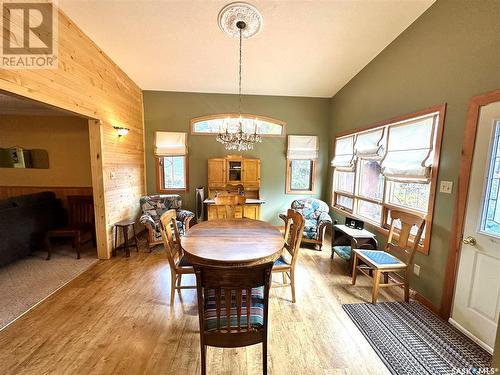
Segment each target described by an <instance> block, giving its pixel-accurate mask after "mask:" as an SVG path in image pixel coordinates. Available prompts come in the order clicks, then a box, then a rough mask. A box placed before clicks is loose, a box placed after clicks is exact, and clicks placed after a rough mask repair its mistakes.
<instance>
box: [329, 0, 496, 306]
mask: <svg viewBox="0 0 500 375" xmlns="http://www.w3.org/2000/svg"><path fill="white" fill-rule="evenodd" d="M499 19H500V1H460V0H438V1H437V2H436V3H435V4H434V5H433V6H431V7H430V8H429V9H428V10H427V11H426V12H425V13H424V14H423V15H422V16H421V17H420V18H419V19H417V20H416V21H415V22H414V23H413V24H412V25H411V26H410V27H409V28H408V29H407V30H405V31H404V32H403V33H402V34H401V35H400V36H399V37H398V38H397V39H396V40H395V41H394V42H392V43H391V44H390V45H389V46H388V47H387V48H386V49H385V50H384V51H383V52H382V53H380V54H379V55H378V56H377V57H376V58H375V59H374V60H373V61H372V62H370V63H369V64H368V65H367V66H366V67H365V68H364V69H363V70H362V71H361V72H360V73H359V74H358V75H357V76H356V77H354V78H353V79H352V80H351V81H350V82H349V83H348V84H347V85H346V86H345V87H344V88H343V89H342V90H341V91H340V92H339V93H337V94H336V95H335V96H334V98H333V101H332V108H331V109H332V117H331V124H330V136H331V137H333V136H334V135H335V133H337V132H340V131H344V130H347V129H352V128H356V127H363V126H366V125H370V124H372V123H375V122H377V121H380V120H384V119H388V118H391V117H394V116H398V115H402V114H406V113H411V112H414V111H416V110H419V109H424V108H427V107H430V106H433V105H436V104H440V103H444V102H446V103H448V109H447V112H446V122H445V127H444V136H443V147H442V152H441V164H440V170H439V180H450V181H453V182H454V186H453V188H454V191H453V194H451V195H449V194H442V193H438V194H437V197H436V203H435V210H434V212H435V214H434V224H433V227H432V238H431V249H430V254H429V255H428V256H426V255H422V254H418V255H417V257H416V260H415V262H416V263H417V264H419V265H420V266H421V271H420V277H413V279H412V281H411V286H412V288H414V289H416V290H417V291H418V292H420V293H421V294H422V295H424V296H425V297H427V298H428V299H430V300H431V301H432V302H433V303H435V304H436V305H438V306H439V305H440V301H441V293H442V286H443V280H444V270H445V263H446V257H447V253H448V239H449V236H450V230H451V225H452V213H453V208H454V201H455V193H456V188H457V180H458V175H459V162H460V152H461V146H462V141H463V131H464V125H465V118H466V113H467V108H468V102H469V99H470V98H471V97H472V96H474V95H478V94H482V93H485V92H488V91H492V90H494V89H499V88H500V22H499V21H498V20H499Z"/></svg>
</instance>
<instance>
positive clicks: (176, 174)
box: [154, 131, 188, 193]
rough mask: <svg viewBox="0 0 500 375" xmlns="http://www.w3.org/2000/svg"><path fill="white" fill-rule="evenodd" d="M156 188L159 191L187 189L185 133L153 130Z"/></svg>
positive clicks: (183, 190)
mask: <svg viewBox="0 0 500 375" xmlns="http://www.w3.org/2000/svg"><path fill="white" fill-rule="evenodd" d="M154 153H155V158H156V189H157V191H158V192H159V193H174V192H185V191H187V190H188V160H187V134H186V133H180V132H161V131H157V132H155V149H154Z"/></svg>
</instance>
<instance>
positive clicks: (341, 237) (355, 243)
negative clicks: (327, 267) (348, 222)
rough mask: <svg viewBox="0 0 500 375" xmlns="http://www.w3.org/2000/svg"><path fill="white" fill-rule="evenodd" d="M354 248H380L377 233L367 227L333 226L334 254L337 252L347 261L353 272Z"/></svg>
mask: <svg viewBox="0 0 500 375" xmlns="http://www.w3.org/2000/svg"><path fill="white" fill-rule="evenodd" d="M352 249H374V250H376V249H378V242H377V239H376V238H375V235H374V234H373V233H372V232H370V231H367V230H366V229H354V228H350V227H347V226H345V225H343V224H336V225H334V226H333V235H332V256H331V258H332V259H333V255H334V254H335V253H336V254H337V255H338V256H339V257H341V258H342V259H344V260H345V261H347V262H348V263H349V265H350V268H349V269H350V272H352Z"/></svg>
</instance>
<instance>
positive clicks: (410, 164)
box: [381, 115, 437, 180]
mask: <svg viewBox="0 0 500 375" xmlns="http://www.w3.org/2000/svg"><path fill="white" fill-rule="evenodd" d="M436 119H437V115H432V116H428V117H424V118H421V119H418V120H415V121H412V122H410V123H403V124H395V125H390V126H389V127H388V129H387V131H388V135H387V137H388V139H387V152H386V154H385V156H384V158H383V159H382V163H381V165H382V174H383V175H384V176H385V177H387V178H391V179H396V180H428V179H429V178H430V171H431V167H432V159H433V156H434V150H433V148H434V133H435V131H434V130H435V125H436Z"/></svg>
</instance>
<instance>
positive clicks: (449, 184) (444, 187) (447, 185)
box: [439, 181, 453, 194]
mask: <svg viewBox="0 0 500 375" xmlns="http://www.w3.org/2000/svg"><path fill="white" fill-rule="evenodd" d="M452 191H453V181H441V183H440V184H439V192H440V193H446V194H451V192H452Z"/></svg>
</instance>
